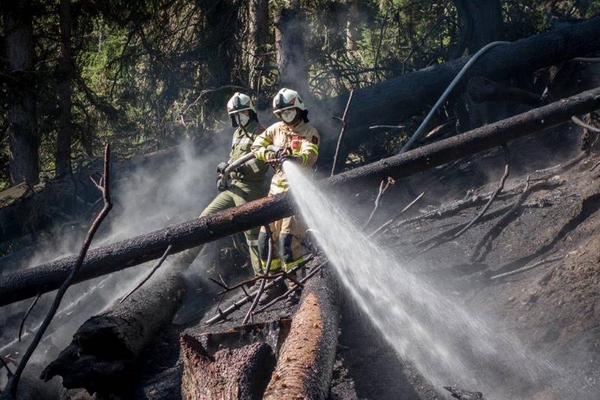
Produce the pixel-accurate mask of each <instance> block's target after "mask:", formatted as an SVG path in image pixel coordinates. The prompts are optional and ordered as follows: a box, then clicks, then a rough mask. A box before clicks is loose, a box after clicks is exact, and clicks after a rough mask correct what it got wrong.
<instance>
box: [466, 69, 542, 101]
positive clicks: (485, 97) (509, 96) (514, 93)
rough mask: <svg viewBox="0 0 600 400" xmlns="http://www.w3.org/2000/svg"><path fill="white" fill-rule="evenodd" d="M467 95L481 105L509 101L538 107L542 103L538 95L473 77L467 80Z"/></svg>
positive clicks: (480, 77) (481, 77) (479, 77)
mask: <svg viewBox="0 0 600 400" xmlns="http://www.w3.org/2000/svg"><path fill="white" fill-rule="evenodd" d="M467 93H468V94H469V97H470V98H471V100H473V101H474V102H475V103H483V102H486V101H511V102H515V103H520V104H528V105H532V106H538V105H541V104H542V102H543V98H542V96H541V95H539V94H535V93H531V92H528V91H526V90H522V89H519V88H515V87H511V86H506V85H503V84H501V83H497V82H494V81H492V80H489V79H487V78H484V77H483V76H475V77H473V78H471V79H469V83H468V85H467Z"/></svg>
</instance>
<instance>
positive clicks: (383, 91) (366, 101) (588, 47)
mask: <svg viewBox="0 0 600 400" xmlns="http://www.w3.org/2000/svg"><path fill="white" fill-rule="evenodd" d="M598 50H600V17H594V18H591V19H590V20H588V21H585V22H582V23H579V24H575V25H571V26H568V27H564V28H560V29H556V30H552V31H549V32H546V33H542V34H540V35H537V36H532V37H529V38H526V39H522V40H518V41H516V42H513V43H510V44H506V45H502V46H496V47H493V48H492V49H490V50H489V51H487V52H486V53H485V54H483V55H482V56H481V58H479V59H478V60H477V62H476V63H475V64H474V65H473V66H472V67H471V68H470V69H469V70H468V71H467V72H466V74H465V76H463V78H462V79H461V81H460V83H459V85H458V86H457V87H456V88H455V89H454V90H455V92H458V91H462V90H464V85H466V84H467V82H468V81H469V78H471V77H474V76H484V77H486V78H489V79H494V80H504V79H507V78H510V77H512V76H514V75H516V74H519V73H523V72H533V71H536V70H538V69H540V68H544V67H549V66H552V65H555V64H558V63H560V62H563V61H566V60H570V59H572V58H574V57H579V56H583V55H586V54H589V53H592V52H595V51H598ZM468 60H469V57H463V58H461V59H457V60H453V61H450V62H447V63H444V64H440V65H436V66H433V67H429V68H425V69H423V70H420V71H416V72H412V73H408V74H404V75H401V76H398V77H395V78H391V79H388V80H386V81H384V82H382V83H379V84H377V85H372V86H369V87H366V88H364V89H357V90H354V94H353V97H352V104H351V106H350V109H349V110H348V114H347V118H346V126H347V128H346V133H345V136H344V146H345V148H347V149H354V148H356V147H357V146H358V144H360V143H362V142H364V141H366V140H368V139H369V138H370V137H372V135H369V134H368V132H369V126H371V125H377V124H381V125H397V124H398V123H400V122H402V121H405V120H406V119H408V118H409V117H411V116H413V115H417V114H419V113H422V112H424V111H426V110H427V107H428V106H429V105H431V104H432V103H434V102H435V100H437V98H438V97H439V96H440V95H441V94H442V92H443V91H444V90H445V89H446V87H447V86H448V85H449V84H450V82H451V81H452V79H454V77H455V76H456V75H457V74H458V72H459V71H460V69H461V68H462V67H463V66H464V65H465V64H466V63H467V62H468ZM348 96H349V95H343V96H339V97H336V98H333V99H328V100H324V101H321V102H319V104H318V107H314V110H313V108H311V113H315V114H317V116H318V117H319V122H318V123H319V126H322V125H323V126H327V125H329V124H330V121H331V116H341V115H342V113H343V111H344V108H345V106H346V103H347V101H348ZM332 130H333V129H332ZM371 132H372V131H371ZM323 140H324V143H323V145H322V146H321V151H320V154H319V164H323V163H324V162H325V165H331V160H330V159H332V158H333V154H334V151H335V142H336V140H337V136H336V137H332V136H331V135H329V137H327V136H325V137H324V138H323Z"/></svg>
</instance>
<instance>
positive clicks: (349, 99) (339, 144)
mask: <svg viewBox="0 0 600 400" xmlns="http://www.w3.org/2000/svg"><path fill="white" fill-rule="evenodd" d="M353 96H354V90H351V91H350V96H349V97H348V102H347V103H346V108H345V109H344V114H343V115H342V118H341V119H340V121H342V129H341V130H340V136H339V137H338V141H337V145H336V146H335V155H334V156H333V165H332V166H331V175H329V176H333V174H334V173H335V167H336V165H337V159H338V155H339V153H340V147H341V145H342V139H343V138H344V134H345V133H346V116H347V115H348V109H349V108H350V103H352V97H353ZM334 118H336V117H334ZM336 119H339V118H336Z"/></svg>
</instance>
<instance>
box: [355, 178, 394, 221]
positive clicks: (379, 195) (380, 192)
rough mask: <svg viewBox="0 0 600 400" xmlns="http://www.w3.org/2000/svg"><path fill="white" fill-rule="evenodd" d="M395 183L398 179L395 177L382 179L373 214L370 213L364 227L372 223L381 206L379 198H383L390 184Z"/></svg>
mask: <svg viewBox="0 0 600 400" xmlns="http://www.w3.org/2000/svg"><path fill="white" fill-rule="evenodd" d="M394 183H396V181H395V180H394V179H392V178H390V177H389V176H388V177H387V179H385V180H383V181H381V183H380V184H379V193H377V197H376V198H375V207H373V211H371V215H369V218H368V219H367V222H365V224H364V225H363V229H365V228H366V227H367V226H368V225H369V224H370V223H371V220H372V219H373V216H374V215H375V211H377V208H378V207H379V200H381V196H382V195H383V194H384V193H385V191H386V190H387V188H388V187H389V186H390V185H393V184H394ZM384 184H385V185H384Z"/></svg>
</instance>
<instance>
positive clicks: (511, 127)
mask: <svg viewBox="0 0 600 400" xmlns="http://www.w3.org/2000/svg"><path fill="white" fill-rule="evenodd" d="M598 108H600V88H597V89H594V90H589V91H586V92H583V93H581V94H579V95H576V96H572V97H569V98H568V99H564V100H559V101H557V102H555V103H552V104H549V105H546V106H544V107H540V108H537V109H534V110H531V111H528V112H526V113H523V114H519V115H516V116H514V117H511V118H507V119H505V120H502V121H498V122H496V123H494V124H489V125H486V126H484V127H482V128H478V129H474V130H472V131H469V132H466V133H464V134H461V135H458V136H454V137H451V138H448V139H444V140H441V141H439V142H436V143H433V144H430V145H427V146H423V147H420V148H417V149H415V150H412V151H409V152H406V153H403V154H401V155H398V156H394V157H389V158H385V159H382V160H380V161H377V162H374V163H372V164H369V165H366V166H363V167H360V168H356V169H354V170H350V171H347V172H344V173H341V174H339V175H335V176H333V177H331V178H328V179H324V180H322V181H321V187H322V188H324V189H326V188H333V187H341V186H345V185H351V184H353V183H356V182H357V181H360V180H363V179H373V180H382V179H386V178H387V177H388V176H389V177H392V178H395V179H399V178H402V177H406V176H410V175H413V174H416V173H418V172H421V171H425V170H427V169H430V168H434V167H437V166H440V165H443V164H446V163H448V162H451V161H456V160H458V159H461V158H463V157H466V156H469V155H473V154H476V153H478V152H481V151H485V150H489V149H492V148H494V147H498V146H501V145H503V144H504V143H507V142H509V141H511V140H514V139H517V138H520V137H523V136H526V135H529V134H532V133H535V132H540V131H543V130H545V129H548V128H551V127H553V126H556V125H559V124H561V123H564V122H567V121H570V119H571V117H572V116H573V115H581V114H586V113H588V112H591V111H593V110H596V109H598ZM293 213H294V208H293V202H292V199H291V196H290V194H289V193H284V194H282V195H277V196H270V197H266V198H263V199H259V200H256V201H253V202H250V203H247V204H245V205H243V206H241V207H237V208H232V209H228V210H224V211H222V212H219V213H216V214H213V215H208V216H205V217H202V218H198V219H196V220H193V221H188V222H185V223H182V224H178V225H174V226H171V227H168V228H165V229H161V230H157V231H154V232H151V233H149V234H146V235H141V236H137V237H135V238H132V239H128V240H123V241H120V242H117V243H114V244H111V245H107V246H102V247H99V248H96V249H93V250H90V251H89V252H88V255H87V258H86V260H85V261H84V264H83V266H82V269H81V271H80V273H79V275H78V276H77V278H76V281H77V282H81V281H84V280H87V279H91V278H95V277H98V276H101V275H104V274H108V273H111V272H114V271H117V270H121V269H125V268H129V267H132V266H134V265H138V264H141V263H144V262H146V261H150V260H153V259H157V258H160V257H161V256H162V254H163V253H164V251H165V249H166V248H167V246H169V245H172V246H173V250H172V252H173V253H177V252H180V251H183V250H185V249H188V248H192V247H196V246H199V245H201V244H204V243H206V242H209V241H213V240H216V239H220V238H222V237H225V236H228V235H231V234H233V233H237V232H242V231H244V230H248V229H250V228H253V227H255V226H258V225H265V224H267V223H270V222H273V221H276V220H278V219H281V218H283V217H286V216H289V215H292V214H293ZM74 263H75V257H66V258H62V259H59V260H56V261H52V262H50V263H46V264H43V265H40V266H37V267H33V268H29V269H26V270H23V271H18V272H14V273H7V274H5V275H3V279H2V280H1V281H0V306H2V305H5V304H10V303H13V302H15V301H19V300H23V299H26V298H28V297H33V296H36V295H37V294H38V292H42V293H43V292H47V291H50V290H53V289H56V288H58V287H59V286H60V284H61V283H62V282H63V281H64V280H65V279H66V277H67V276H68V274H69V272H70V270H71V268H72V266H73V265H74Z"/></svg>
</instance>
